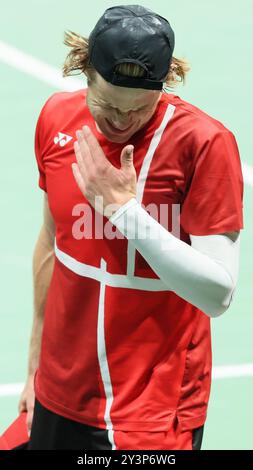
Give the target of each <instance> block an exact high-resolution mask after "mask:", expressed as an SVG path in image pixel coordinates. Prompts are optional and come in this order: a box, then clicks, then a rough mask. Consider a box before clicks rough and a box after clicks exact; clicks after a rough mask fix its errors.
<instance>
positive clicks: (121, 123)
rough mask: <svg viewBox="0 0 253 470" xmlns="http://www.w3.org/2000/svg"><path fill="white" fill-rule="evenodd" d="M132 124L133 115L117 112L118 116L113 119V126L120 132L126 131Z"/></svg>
mask: <svg viewBox="0 0 253 470" xmlns="http://www.w3.org/2000/svg"><path fill="white" fill-rule="evenodd" d="M131 124H132V118H131V113H126V114H123V113H119V112H117V116H115V117H114V119H112V125H113V126H114V127H117V128H118V129H119V130H120V131H124V130H125V129H127V128H128V127H130V126H131Z"/></svg>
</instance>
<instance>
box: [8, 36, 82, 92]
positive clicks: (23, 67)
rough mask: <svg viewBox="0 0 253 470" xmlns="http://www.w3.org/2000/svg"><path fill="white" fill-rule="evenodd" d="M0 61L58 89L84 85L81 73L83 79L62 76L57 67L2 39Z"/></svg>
mask: <svg viewBox="0 0 253 470" xmlns="http://www.w3.org/2000/svg"><path fill="white" fill-rule="evenodd" d="M0 61H2V62H4V63H5V64H7V65H10V66H11V67H14V68H15V69H18V70H20V71H21V72H24V73H27V74H28V75H31V76H33V77H35V78H37V79H38V80H40V81H42V82H45V83H47V84H48V85H50V86H53V87H56V88H58V89H60V90H64V91H75V90H79V89H80V88H83V87H84V85H85V86H86V81H85V77H84V75H83V74H82V76H83V80H80V79H77V78H74V77H66V78H63V77H62V74H61V71H60V70H59V69H57V68H55V67H52V66H50V65H47V64H45V63H44V62H42V61H40V60H38V59H36V58H35V57H32V56H31V55H29V54H26V53H24V52H22V51H20V50H19V49H16V48H15V47H13V46H10V45H8V44H6V43H4V42H2V41H0Z"/></svg>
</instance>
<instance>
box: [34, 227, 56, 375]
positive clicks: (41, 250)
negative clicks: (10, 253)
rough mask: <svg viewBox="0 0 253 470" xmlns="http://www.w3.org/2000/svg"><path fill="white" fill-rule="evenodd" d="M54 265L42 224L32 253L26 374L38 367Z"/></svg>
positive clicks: (51, 251) (48, 237)
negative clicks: (31, 289)
mask: <svg viewBox="0 0 253 470" xmlns="http://www.w3.org/2000/svg"><path fill="white" fill-rule="evenodd" d="M53 266H54V250H53V240H52V239H51V238H50V236H49V234H48V233H47V231H46V229H45V227H44V226H43V227H42V229H41V231H40V234H39V237H38V240H37V243H36V245H35V249H34V254H33V292H34V294H33V311H34V314H33V325H32V332H31V338H30V346H29V360H28V375H33V374H34V373H35V371H36V369H37V367H38V363H39V356H40V348H41V335H42V330H43V323H44V310H45V304H46V298H47V292H48V288H49V285H50V281H51V278H52V272H53Z"/></svg>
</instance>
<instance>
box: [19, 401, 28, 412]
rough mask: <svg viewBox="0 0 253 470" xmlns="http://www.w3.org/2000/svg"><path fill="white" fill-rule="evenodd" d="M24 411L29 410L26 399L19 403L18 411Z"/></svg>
mask: <svg viewBox="0 0 253 470" xmlns="http://www.w3.org/2000/svg"><path fill="white" fill-rule="evenodd" d="M23 411H27V407H26V402H25V401H22V402H20V403H19V405H18V412H19V413H23Z"/></svg>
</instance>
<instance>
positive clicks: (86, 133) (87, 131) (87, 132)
mask: <svg viewBox="0 0 253 470" xmlns="http://www.w3.org/2000/svg"><path fill="white" fill-rule="evenodd" d="M83 132H84V134H85V135H89V132H90V129H89V128H88V126H83Z"/></svg>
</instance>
